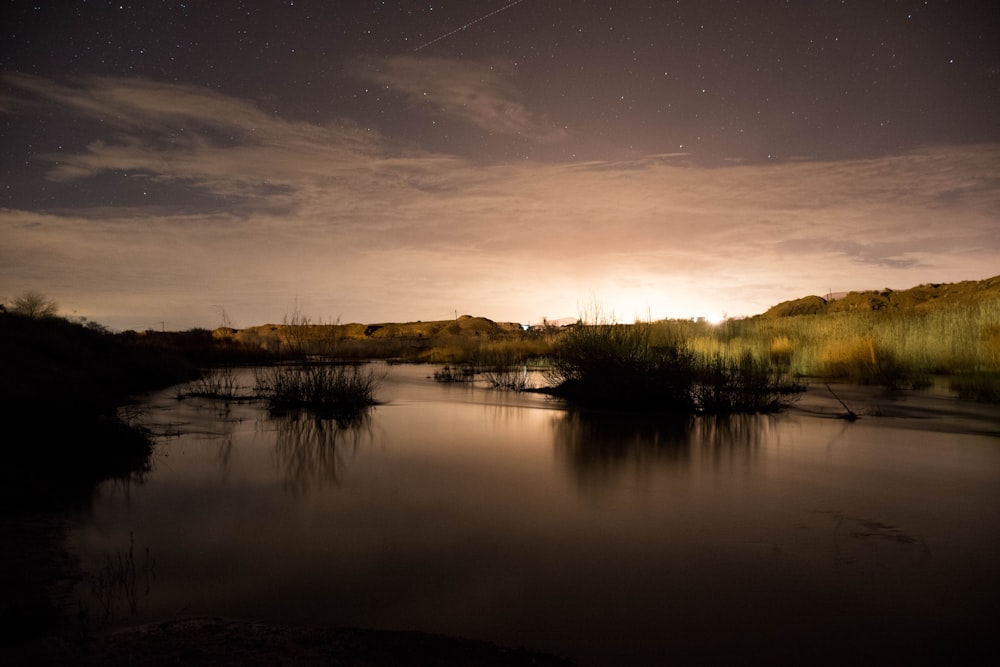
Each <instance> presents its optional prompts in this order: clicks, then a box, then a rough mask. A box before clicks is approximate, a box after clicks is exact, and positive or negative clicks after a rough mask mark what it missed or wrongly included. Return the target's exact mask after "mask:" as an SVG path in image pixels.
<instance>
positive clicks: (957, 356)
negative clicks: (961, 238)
mask: <svg viewBox="0 0 1000 667" xmlns="http://www.w3.org/2000/svg"><path fill="white" fill-rule="evenodd" d="M654 327H655V328H657V329H658V330H659V332H658V333H657V335H661V336H666V337H670V336H675V337H676V336H677V335H678V334H677V330H678V328H679V327H681V328H686V329H687V333H689V334H690V335H689V337H688V338H687V339H686V343H685V345H686V347H687V348H688V349H689V350H691V351H693V352H695V353H697V354H700V355H702V356H704V357H705V358H713V357H715V356H720V357H722V358H725V359H729V360H735V359H739V358H741V357H742V356H743V355H744V354H747V353H749V354H751V355H753V357H754V358H756V359H760V360H766V361H768V362H770V363H771V364H773V365H774V366H776V367H777V368H780V369H782V370H785V371H787V372H788V373H791V374H793V375H799V376H813V377H823V378H829V379H840V380H844V381H847V382H853V383H857V384H874V385H882V386H886V387H890V388H902V387H913V386H916V387H919V386H922V385H923V384H925V383H926V382H927V379H928V377H929V376H930V375H932V374H948V375H969V374H975V373H978V374H983V373H986V374H990V373H998V372H1000V300H997V299H988V300H983V301H979V302H974V303H963V304H955V305H950V306H947V307H938V308H933V309H923V310H920V309H910V310H901V311H884V310H883V311H863V312H841V313H830V314H824V315H800V316H795V317H760V316H758V317H753V318H749V319H745V320H729V321H727V322H725V323H723V324H721V325H719V326H717V327H711V326H704V327H698V326H696V325H694V324H693V323H692V326H690V327H687V326H686V325H684V324H683V323H681V324H680V325H679V324H678V323H677V322H675V321H665V322H657V323H655V324H654Z"/></svg>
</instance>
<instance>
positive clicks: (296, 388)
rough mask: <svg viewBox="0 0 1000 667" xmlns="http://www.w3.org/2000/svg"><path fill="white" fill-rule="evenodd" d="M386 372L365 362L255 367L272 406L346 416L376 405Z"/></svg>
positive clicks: (263, 394)
mask: <svg viewBox="0 0 1000 667" xmlns="http://www.w3.org/2000/svg"><path fill="white" fill-rule="evenodd" d="M384 378H385V373H383V372H379V371H376V370H375V369H373V368H372V367H370V366H366V365H362V364H344V363H336V364H335V363H298V364H283V365H277V366H270V367H266V368H260V369H256V370H255V372H254V385H255V392H256V393H257V395H258V396H261V397H263V398H264V399H266V400H267V402H268V405H269V406H270V408H271V409H272V410H275V411H279V412H280V411H283V410H289V409H297V408H303V409H306V410H310V411H312V412H314V413H316V414H318V415H321V416H325V417H346V416H349V415H351V414H352V413H357V412H359V411H361V410H363V409H364V408H367V407H369V406H372V405H375V403H376V401H375V391H376V389H377V388H378V386H379V385H380V384H381V382H382V380H383V379H384Z"/></svg>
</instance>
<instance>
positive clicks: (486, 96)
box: [352, 56, 566, 141]
mask: <svg viewBox="0 0 1000 667" xmlns="http://www.w3.org/2000/svg"><path fill="white" fill-rule="evenodd" d="M352 72H353V74H354V75H355V76H356V77H358V78H359V79H362V80H365V81H371V82H372V83H375V84H378V85H380V86H385V87H386V89H387V90H388V91H389V92H391V93H396V94H399V95H403V96H404V97H406V98H407V99H408V100H410V102H411V104H412V105H413V106H414V108H416V109H423V110H426V112H427V113H440V114H443V115H445V116H448V117H450V118H453V119H455V120H458V121H461V122H463V123H466V124H468V125H472V126H475V127H479V128H481V129H483V130H484V131H486V132H487V133H490V134H501V135H517V136H523V137H527V138H530V139H533V140H535V141H559V140H562V139H565V138H566V132H565V131H564V130H563V129H562V128H559V127H557V126H556V125H554V124H553V123H552V122H550V121H548V120H547V119H545V117H544V116H542V115H541V114H538V113H536V112H533V111H531V110H530V109H529V108H528V107H527V106H525V105H524V104H523V103H522V102H521V101H520V99H519V95H518V91H517V89H516V88H515V87H514V85H513V84H512V82H511V80H510V78H509V77H504V76H502V75H501V74H500V73H499V71H498V69H497V66H496V65H492V64H489V63H485V62H473V61H468V60H451V59H446V58H430V57H418V56H395V57H391V58H380V59H374V58H366V59H363V60H359V61H357V62H356V63H355V65H354V67H353V69H352Z"/></svg>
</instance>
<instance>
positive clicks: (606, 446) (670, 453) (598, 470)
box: [553, 410, 691, 487]
mask: <svg viewBox="0 0 1000 667" xmlns="http://www.w3.org/2000/svg"><path fill="white" fill-rule="evenodd" d="M690 430H691V421H688V420H684V421H662V420H654V419H641V418H637V417H636V416H635V415H617V414H595V413H590V412H580V411H575V410H571V411H569V412H567V413H566V414H565V415H563V416H562V418H560V419H556V420H554V421H553V443H554V446H555V450H556V453H557V456H558V457H559V458H560V459H562V460H563V461H564V462H565V463H566V464H567V465H568V467H569V470H570V471H571V472H572V474H573V476H574V477H575V478H576V480H577V482H578V483H579V484H580V485H581V486H588V487H593V486H598V487H599V486H601V484H602V483H607V482H610V481H612V480H614V479H615V478H616V477H617V476H618V474H619V473H621V472H622V471H623V470H629V469H631V470H635V469H643V468H647V467H649V466H652V465H674V466H676V465H681V464H684V463H686V462H687V461H688V460H689V459H690V456H691V449H690V447H689V438H688V436H689V433H690Z"/></svg>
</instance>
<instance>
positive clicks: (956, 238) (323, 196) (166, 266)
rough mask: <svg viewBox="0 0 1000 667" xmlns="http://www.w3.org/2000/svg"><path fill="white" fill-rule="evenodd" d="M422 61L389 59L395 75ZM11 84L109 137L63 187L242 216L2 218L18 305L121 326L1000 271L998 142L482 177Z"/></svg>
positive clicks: (633, 301)
mask: <svg viewBox="0 0 1000 667" xmlns="http://www.w3.org/2000/svg"><path fill="white" fill-rule="evenodd" d="M417 60H420V61H421V62H424V61H425V60H426V59H415V58H404V59H401V60H400V61H399V62H396V61H394V62H393V63H392V64H391V67H390V69H391V71H392V77H391V78H392V79H393V81H396V78H397V77H398V78H399V79H400V81H401V80H402V79H404V78H405V76H403V75H404V74H405V73H406V72H407V71H409V70H408V69H407V68H419V67H421V64H420V63H418V62H416V61H417ZM450 65H452V66H454V71H453V72H452V73H454V74H455V75H456V76H457V77H458V80H457V81H453V82H452V83H450V84H446V83H445V82H446V80H447V79H448V76H447V75H448V73H449V71H451V70H449V69H448V68H449V63H448V62H447V61H440V62H436V61H433V62H431V65H430V66H429V67H430V68H431V69H433V70H434V74H433V75H431V74H427V75H426V76H427V79H428V85H431V86H438V87H439V89H440V90H441V91H444V92H441V93H440V94H441V95H445V96H446V97H448V100H449V101H448V102H447V105H448V108H449V109H452V113H455V114H461V113H466V112H465V111H462V109H463V106H462V104H461V103H460V101H461V100H463V99H467V100H469V102H468V104H469V105H471V106H475V105H480V106H479V107H477V110H476V111H475V112H473V111H469V112H468V113H469V118H470V121H469V122H473V121H472V120H471V119H472V118H473V117H477V118H480V119H482V118H485V117H486V116H487V115H488V113H487V112H485V111H484V109H494V110H496V109H499V108H502V104H501V105H500V106H497V105H498V104H500V102H499V101H500V100H505V99H507V98H508V97H512V96H513V93H511V92H510V91H509V89H507V88H505V86H506V85H507V84H504V83H503V82H502V79H500V78H497V79H495V80H494V79H487V81H486V82H485V83H484V82H482V81H479V80H478V79H475V77H474V76H473V75H471V74H470V71H471V70H470V69H469V68H468V67H467V66H465V65H462V66H458V65H455V64H454V63H451V64H450ZM386 77H387V78H386V80H387V81H388V80H389V78H390V77H389V75H388V74H387V75H386ZM463 77H464V78H463ZM462 81H465V83H462ZM6 82H7V83H8V84H9V85H11V86H13V87H14V88H15V89H17V90H20V91H21V95H22V97H21V98H19V99H18V103H17V104H13V105H11V108H15V109H16V108H17V107H18V106H19V105H20V104H24V103H26V102H27V101H31V103H33V104H47V105H58V106H60V107H61V108H62V109H63V110H64V111H65V112H67V113H72V114H75V115H76V116H78V117H79V118H81V119H89V120H102V121H103V123H102V124H100V125H99V126H98V125H96V124H95V126H94V127H103V128H105V129H103V130H101V129H98V130H95V134H94V136H93V137H92V140H90V141H89V143H87V145H86V148H85V149H83V150H80V151H77V152H75V153H69V154H67V153H60V154H59V155H58V156H55V155H53V156H50V160H51V168H50V170H49V172H48V177H49V178H50V179H52V180H53V181H54V182H56V183H57V184H58V183H63V184H69V183H72V184H75V185H77V186H81V187H91V186H93V187H95V188H96V187H97V184H98V183H99V181H100V178H101V177H102V175H104V174H107V173H112V172H118V171H127V172H129V173H135V174H138V175H139V177H141V178H144V179H146V180H147V181H148V183H149V185H150V189H151V190H153V189H155V187H156V186H157V184H163V185H166V184H181V185H183V186H184V187H189V188H192V189H195V190H198V191H203V192H207V193H210V194H211V195H212V196H215V197H218V198H219V199H220V201H228V200H227V199H226V198H233V201H237V202H238V205H235V204H234V205H233V206H232V207H228V208H227V207H225V206H221V207H212V208H207V207H202V206H195V205H176V206H172V205H169V204H165V203H162V202H161V203H159V204H157V205H156V206H149V207H132V208H123V207H107V206H105V207H103V208H99V209H98V208H80V209H66V208H61V209H60V208H55V207H51V208H48V209H45V210H37V211H11V210H4V211H0V234H2V235H3V239H4V243H3V244H0V267H3V268H0V279H2V284H0V287H3V290H4V291H6V292H7V293H8V296H9V295H10V294H13V293H16V292H17V291H18V290H19V289H25V288H28V287H34V288H38V289H42V290H44V291H48V292H51V293H52V294H53V295H54V296H57V297H58V298H60V300H61V301H63V302H64V303H66V302H70V301H72V302H75V303H77V304H78V305H77V306H76V307H78V308H80V309H81V310H86V311H87V312H88V313H90V314H92V315H94V316H98V317H106V318H107V319H108V320H109V323H112V324H117V323H118V321H117V320H114V319H112V317H110V316H109V314H110V313H114V312H129V313H134V315H133V317H138V316H140V315H139V314H140V313H147V314H148V315H147V317H153V316H154V315H155V319H156V320H160V319H164V318H172V319H174V320H177V319H179V318H180V317H182V316H181V315H180V313H182V312H188V313H191V312H196V313H199V316H200V317H203V318H211V317H214V316H215V310H214V308H215V306H216V305H218V304H223V305H227V304H228V306H229V310H230V313H231V314H232V315H235V316H236V317H238V318H240V319H241V320H242V323H243V324H254V323H260V322H263V321H265V320H268V319H271V320H273V319H275V318H279V319H280V315H281V313H282V312H283V309H284V310H287V308H288V305H289V303H290V302H291V300H292V298H293V297H295V296H296V295H298V296H299V297H301V298H302V300H303V302H304V303H305V304H306V305H307V306H308V307H312V308H315V312H317V314H321V315H331V314H340V315H343V316H344V317H345V318H347V319H362V320H368V321H374V320H380V319H381V320H386V319H398V318H412V319H429V318H432V317H437V316H440V317H444V316H445V315H446V314H447V313H448V312H451V311H453V310H454V309H460V310H463V311H466V312H476V313H480V314H484V315H487V316H492V317H496V318H500V319H521V320H524V319H528V318H533V317H534V318H537V317H538V316H540V315H543V314H545V315H549V316H551V317H561V316H565V315H573V314H575V313H576V309H577V306H578V304H581V303H586V302H587V301H588V300H589V299H590V298H591V297H592V296H594V297H596V298H598V299H602V300H606V301H607V302H608V306H609V308H612V309H614V310H616V312H617V313H618V314H619V315H622V316H624V317H631V316H632V315H643V316H644V315H646V314H647V312H648V313H649V314H652V315H653V316H665V315H671V316H680V315H685V314H699V312H701V313H703V314H708V313H706V312H705V309H706V308H712V309H716V310H719V311H722V310H725V311H727V312H729V313H731V314H740V313H752V312H759V311H760V310H763V309H764V308H766V307H768V306H770V305H773V303H776V302H777V301H780V300H782V299H785V298H794V297H797V296H802V295H803V294H804V293H809V292H825V290H826V289H828V288H833V289H858V288H867V287H872V286H873V285H874V286H879V287H881V286H893V287H908V286H910V285H912V284H917V283H919V282H925V281H930V280H933V281H942V280H944V281H947V280H953V279H954V280H959V279H967V278H974V277H986V275H988V274H990V273H995V271H996V269H995V266H996V265H995V260H996V257H998V256H1000V240H998V238H997V235H996V220H997V215H998V213H1000V188H998V184H997V177H996V174H998V173H1000V146H996V145H986V146H963V147H936V148H927V149H925V150H922V151H919V152H914V153H910V154H906V155H899V156H893V157H886V158H882V159H877V160H864V161H842V162H825V163H819V162H794V163H784V164H776V165H766V166H760V165H742V166H732V167H725V168H717V169H706V168H702V167H698V166H694V165H689V164H684V163H682V162H678V160H677V159H676V158H677V156H659V157H651V158H644V159H640V160H635V161H630V162H620V161H619V162H588V163H585V164H545V163H521V162H518V163H512V164H494V165H481V164H480V165H474V164H471V163H470V162H468V161H466V160H464V159H462V158H460V157H458V156H455V155H447V154H441V153H434V152H430V151H426V150H420V149H419V148H418V147H413V146H410V147H408V148H407V149H406V150H402V149H401V148H400V147H399V146H397V145H395V144H394V143H393V142H391V141H390V140H389V139H387V138H386V136H384V135H380V134H378V133H377V132H373V131H366V130H363V129H360V128H358V127H356V126H355V125H353V124H352V123H350V122H349V121H346V120H341V119H332V120H331V121H330V122H328V123H325V124H312V123H306V122H293V121H288V120H285V119H281V118H277V117H274V116H273V115H271V114H267V113H264V112H263V111H261V110H260V109H259V108H258V107H257V106H255V105H254V104H253V103H251V102H249V101H246V100H239V99H234V98H230V97H226V96H223V95H220V94H219V93H216V92H213V91H206V90H202V89H198V88H195V87H191V86H177V85H173V84H161V83H156V82H152V81H146V80H115V79H86V80H83V81H78V82H75V83H73V84H66V83H59V82H54V81H48V80H44V79H38V78H33V77H23V76H15V77H10V76H8V77H6ZM392 85H397V84H396V83H394V84H392ZM398 85H400V86H403V84H402V83H399V84H398ZM420 87H421V86H419V85H417V84H416V83H411V84H410V85H409V87H408V88H407V90H408V91H411V92H408V93H407V94H415V93H414V92H413V91H416V90H417V89H418V88H420ZM432 90H433V88H432ZM473 90H478V91H481V92H480V93H477V94H476V95H482V97H477V96H476V95H473V94H472V92H471V91H473ZM501 115H504V117H505V118H506V120H504V121H503V122H504V123H507V124H506V125H504V126H503V127H504V128H506V129H504V130H503V131H514V132H516V131H521V132H528V133H530V132H533V133H536V134H538V135H544V136H549V135H546V129H545V127H546V126H545V124H544V123H543V122H541V121H539V120H538V119H536V118H534V117H533V116H532V114H531V113H530V112H528V111H527V110H523V113H521V112H518V113H515V114H512V115H510V116H507V115H505V114H502V113H501ZM511 118H515V119H516V118H520V119H521V120H516V121H514V120H511ZM498 122H500V121H498ZM2 295H3V294H2V293H0V296H2ZM164 304H169V307H168V305H164ZM707 304H714V305H711V306H709V305H707ZM170 309H174V310H173V311H171V312H175V314H171V313H170V312H165V311H167V310H170ZM187 317H189V318H190V317H191V316H190V315H188V316H187ZM195 323H197V324H201V325H204V324H206V322H205V321H204V320H201V321H199V322H192V324H195ZM175 326H176V325H175Z"/></svg>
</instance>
